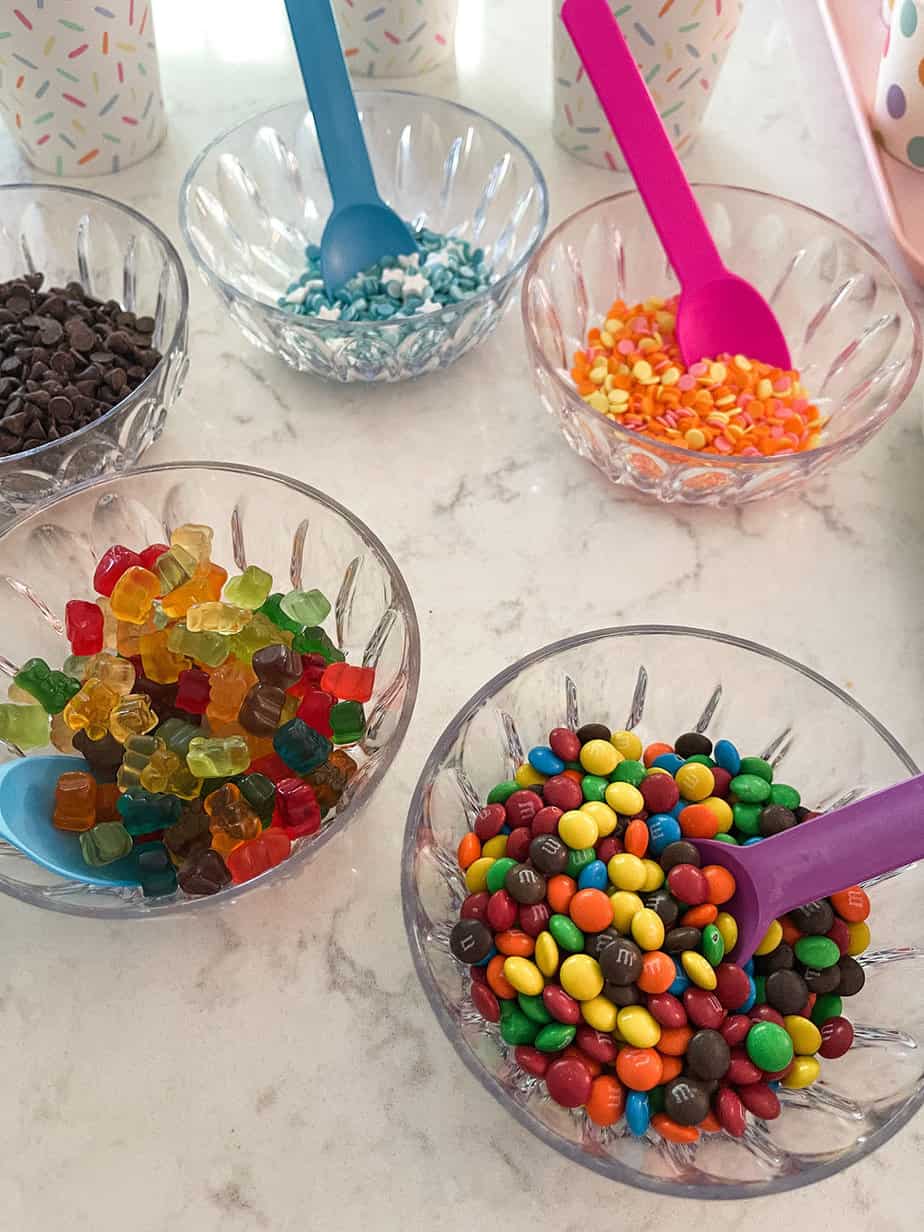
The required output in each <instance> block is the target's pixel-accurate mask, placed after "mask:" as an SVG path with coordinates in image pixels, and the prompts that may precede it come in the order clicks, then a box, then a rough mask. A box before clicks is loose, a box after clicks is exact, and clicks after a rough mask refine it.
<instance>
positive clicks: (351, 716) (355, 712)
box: [329, 702, 366, 744]
mask: <svg viewBox="0 0 924 1232" xmlns="http://www.w3.org/2000/svg"><path fill="white" fill-rule="evenodd" d="M329 717H330V729H331V732H332V733H333V737H332V738H333V741H334V744H355V743H356V741H357V740H362V738H363V736H364V734H365V731H366V716H365V714H364V712H363V708H362V706H361V705H360V703H359V702H337V703H336V704H335V705H333V706H331V708H330V716H329Z"/></svg>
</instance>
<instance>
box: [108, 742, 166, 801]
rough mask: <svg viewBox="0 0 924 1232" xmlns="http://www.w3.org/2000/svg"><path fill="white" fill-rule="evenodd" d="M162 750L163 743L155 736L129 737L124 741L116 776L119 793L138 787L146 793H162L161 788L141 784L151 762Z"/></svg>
mask: <svg viewBox="0 0 924 1232" xmlns="http://www.w3.org/2000/svg"><path fill="white" fill-rule="evenodd" d="M163 750H164V742H163V740H161V739H160V738H159V737H157V736H143V735H138V736H129V737H128V739H127V740H126V741H125V753H124V756H123V757H122V765H121V766H120V767H119V773H118V774H117V775H116V782H117V783H118V785H119V789H120V791H128V790H130V789H131V788H132V787H139V786H140V787H143V788H144V789H145V790H146V791H162V790H163V788H161V787H156V786H152V785H151V784H150V783H143V782H142V779H143V778H144V774H145V771H146V770H147V768H148V766H149V764H150V762H151V760H152V759H153V758H154V756H155V755H156V754H157V753H159V752H163Z"/></svg>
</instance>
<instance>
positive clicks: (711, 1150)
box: [401, 626, 924, 1198]
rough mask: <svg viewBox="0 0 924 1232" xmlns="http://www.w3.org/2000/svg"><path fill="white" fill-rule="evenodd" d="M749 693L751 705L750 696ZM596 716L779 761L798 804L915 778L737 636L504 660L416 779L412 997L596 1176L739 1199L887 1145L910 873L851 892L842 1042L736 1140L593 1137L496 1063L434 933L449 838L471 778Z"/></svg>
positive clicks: (913, 1095) (410, 843)
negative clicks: (858, 942) (859, 898)
mask: <svg viewBox="0 0 924 1232" xmlns="http://www.w3.org/2000/svg"><path fill="white" fill-rule="evenodd" d="M757 699H759V704H757ZM587 722H608V723H610V724H611V725H613V726H614V727H616V726H621V725H623V724H625V725H626V726H627V727H630V728H635V729H636V730H637V731H638V732H639V734H640V735H641V736H642V737H643V739H646V740H651V739H662V738H667V739H669V738H671V737H673V736H675V735H676V734H677V733H678V732H682V731H689V730H693V729H696V730H699V731H706V732H707V733H708V734H709V735H710V736H711V737H712V738H713V739H718V738H719V737H720V736H723V735H724V736H727V737H728V738H730V739H732V740H734V742H735V743H736V744H737V745H738V746H739V747H740V748H742V749H745V750H748V751H751V752H755V753H756V752H759V753H762V754H763V755H764V756H767V757H769V758H770V760H771V761H772V762H773V764H774V765H775V766H778V767H780V770H781V773H782V774H784V775H785V779H786V781H787V782H790V783H792V784H794V785H795V786H796V787H798V788H799V789H800V791H801V792H802V798H803V801H805V802H806V803H807V804H809V805H810V806H812V807H819V808H831V807H834V806H835V805H836V804H838V803H844V802H846V800H847V799H848V798H853V797H854V795H860V794H866V793H867V792H871V791H874V790H877V789H878V788H882V787H885V786H887V785H889V784H891V783H895V782H897V781H899V780H900V779H902V778H905V777H907V776H908V775H910V774H916V773H917V767H916V766H915V764H914V762H913V761H912V760H911V758H910V757H909V756H908V754H907V753H906V752H905V750H904V749H903V748H902V747H901V745H900V744H899V743H898V742H897V741H896V740H895V738H894V737H893V736H891V735H890V734H889V733H888V732H887V731H886V729H885V728H884V727H883V726H882V725H881V724H880V723H878V722H877V721H876V720H875V719H874V718H873V717H872V716H871V715H870V714H868V713H867V712H866V711H865V710H864V709H863V708H862V707H861V706H859V705H857V703H856V702H854V701H853V700H852V698H850V697H848V696H847V694H846V693H844V692H842V690H840V689H838V688H837V687H836V686H835V685H833V684H831V683H830V682H829V681H827V680H825V679H823V678H822V677H821V676H819V675H817V673H815V672H813V671H811V670H810V669H809V668H807V667H804V666H802V665H801V664H799V663H795V662H793V660H791V659H787V658H784V657H783V656H782V655H779V654H776V653H775V652H774V651H772V650H767V649H766V648H764V647H762V646H758V645H755V644H754V643H752V642H744V641H740V640H738V639H736V638H733V637H728V636H726V635H723V634H719V633H709V632H706V631H703V630H698V629H683V628H674V627H669V626H665V627H659V626H638V627H634V628H622V629H602V630H599V631H596V632H593V633H585V634H581V635H579V636H577V637H573V638H568V639H566V640H565V641H562V642H557V643H555V644H554V645H551V646H546V647H544V648H543V649H542V650H538V651H536V652H535V653H534V654H532V655H529V656H527V657H526V658H524V659H521V660H520V661H519V662H518V663H515V664H513V666H512V667H509V668H507V669H506V670H505V671H503V672H501V673H500V674H499V675H497V676H495V677H494V679H493V680H491V681H489V682H488V683H487V684H486V685H485V686H484V688H482V689H480V690H479V691H478V692H477V693H476V694H475V695H474V696H473V697H472V698H471V699H470V700H469V701H468V702H466V704H465V705H464V706H463V707H462V709H461V710H460V711H459V713H458V714H457V715H456V717H455V718H454V719H453V720H452V722H451V723H450V724H449V726H448V727H447V728H446V730H445V731H444V732H443V734H442V735H441V736H440V738H439V740H438V741H437V743H436V746H435V748H434V749H433V752H432V753H431V754H430V757H429V758H428V760H427V763H426V765H425V767H424V769H423V773H422V774H421V777H420V779H419V781H418V784H417V788H416V791H415V793H414V798H413V801H412V803H411V807H410V812H409V814H408V820H407V829H406V831H405V839H404V850H403V854H402V883H401V889H402V898H403V905H404V918H405V924H406V927H407V933H408V939H409V941H410V946H411V952H412V955H413V959H414V965H415V966H416V968H417V974H418V975H419V977H420V980H421V982H422V984H423V987H424V992H425V993H426V995H427V999H428V1000H429V1002H430V1005H431V1006H432V1008H433V1012H434V1013H435V1014H436V1017H437V1019H438V1020H439V1022H440V1025H441V1026H442V1028H443V1030H444V1031H445V1033H446V1035H447V1036H448V1038H449V1040H450V1042H451V1043H452V1045H453V1047H454V1048H455V1050H456V1052H457V1053H458V1054H459V1056H460V1057H461V1059H462V1060H463V1061H464V1062H465V1064H466V1065H467V1066H468V1068H469V1069H470V1070H471V1072H472V1073H473V1074H474V1075H475V1077H476V1078H477V1079H478V1081H479V1082H480V1083H481V1084H482V1086H483V1087H484V1088H485V1089H486V1090H487V1091H489V1092H490V1093H491V1094H492V1095H493V1096H494V1097H495V1099H497V1100H499V1101H500V1103H501V1104H502V1105H503V1106H504V1107H505V1108H506V1109H507V1110H508V1111H509V1112H511V1113H512V1114H513V1116H515V1117H516V1118H517V1120H518V1121H519V1122H520V1123H521V1124H522V1125H524V1126H525V1127H526V1128H527V1129H529V1130H531V1131H532V1132H533V1133H534V1134H536V1135H537V1136H538V1137H539V1138H541V1139H542V1140H543V1141H544V1142H545V1143H546V1144H547V1145H549V1146H551V1147H553V1148H554V1149H555V1150H557V1151H560V1152H561V1153H562V1154H563V1155H565V1156H567V1158H568V1159H570V1160H573V1161H574V1162H576V1163H580V1164H583V1165H584V1166H586V1167H588V1168H592V1169H593V1170H594V1171H596V1172H599V1173H601V1174H602V1175H604V1176H607V1177H610V1178H611V1179H612V1180H615V1181H622V1182H625V1183H627V1184H630V1185H636V1186H638V1187H640V1188H642V1189H648V1190H652V1191H654V1192H656V1193H659V1194H663V1195H665V1196H668V1197H681V1196H686V1197H697V1198H742V1197H759V1196H764V1195H767V1194H770V1193H777V1192H782V1191H784V1190H787V1189H794V1188H797V1187H798V1186H801V1185H808V1184H810V1183H812V1182H814V1181H817V1180H821V1179H822V1178H823V1177H825V1176H829V1175H831V1174H832V1173H834V1172H837V1171H839V1170H840V1169H841V1168H845V1167H847V1166H848V1165H849V1164H851V1163H854V1162H856V1160H858V1159H861V1158H862V1157H863V1156H864V1155H867V1154H869V1152H870V1151H873V1150H875V1149H876V1147H878V1146H880V1145H881V1144H882V1143H883V1142H885V1141H887V1140H888V1139H889V1138H890V1137H891V1136H892V1134H894V1133H895V1132H896V1130H897V1129H899V1128H900V1126H902V1125H903V1124H904V1123H905V1122H906V1121H907V1120H908V1119H909V1117H910V1116H911V1115H912V1114H913V1113H914V1112H915V1111H916V1110H917V1109H918V1108H919V1107H920V1106H921V1104H922V1102H924V985H922V980H921V975H922V962H924V956H922V951H921V947H920V926H919V920H918V907H917V905H918V903H919V902H920V899H921V895H922V893H924V865H921V864H919V865H915V866H912V867H910V868H906V869H904V870H903V871H902V872H901V873H900V874H899V875H892V876H891V877H889V878H884V879H880V880H879V882H878V883H877V884H872V885H871V886H870V887H869V893H870V899H871V900H872V908H873V909H872V914H871V916H870V924H871V927H872V933H873V943H872V948H871V949H870V950H869V951H868V952H867V953H866V954H865V955H863V957H862V959H861V961H862V963H863V965H864V967H865V970H866V976H867V981H866V987H865V988H864V989H863V990H862V992H861V993H860V994H859V995H858V996H856V997H853V998H851V999H850V1000H849V1001H848V1002H847V1003H846V1004H847V1009H846V1013H847V1015H848V1017H849V1018H850V1019H851V1020H852V1021H853V1022H854V1024H855V1026H856V1028H857V1043H856V1045H855V1046H854V1048H853V1049H852V1050H851V1051H850V1052H849V1053H848V1054H847V1055H846V1056H845V1057H843V1058H841V1059H840V1060H838V1061H823V1062H822V1075H821V1080H820V1081H819V1082H818V1083H816V1084H815V1085H814V1086H812V1087H809V1088H807V1089H805V1090H803V1091H781V1092H780V1094H781V1096H782V1102H783V1104H784V1111H783V1113H782V1115H781V1116H780V1118H779V1119H778V1120H775V1121H771V1122H767V1123H764V1122H759V1121H754V1120H753V1118H751V1119H750V1124H749V1127H748V1130H747V1133H746V1135H745V1137H744V1138H743V1139H742V1140H740V1141H737V1140H735V1139H733V1138H731V1137H729V1136H728V1135H727V1134H724V1133H721V1134H710V1135H708V1136H704V1137H702V1138H701V1139H700V1140H699V1142H698V1143H696V1144H694V1145H692V1146H677V1145H672V1144H669V1143H666V1142H664V1141H662V1140H661V1139H660V1138H658V1137H657V1136H656V1135H655V1134H654V1133H653V1132H651V1131H649V1134H648V1136H646V1137H645V1138H644V1139H637V1138H633V1137H631V1136H629V1135H628V1133H627V1131H626V1129H625V1127H624V1125H619V1126H615V1127H614V1128H612V1129H607V1130H603V1129H600V1128H598V1127H595V1126H594V1125H592V1124H591V1123H590V1122H589V1121H588V1119H587V1118H586V1116H585V1115H584V1113H583V1111H580V1110H578V1111H574V1112H571V1111H568V1110H567V1109H564V1108H561V1107H560V1106H559V1105H557V1104H555V1103H553V1102H552V1101H551V1100H550V1099H549V1098H548V1096H547V1095H546V1094H545V1090H544V1084H540V1083H539V1082H537V1081H536V1080H535V1079H533V1078H530V1077H528V1076H527V1075H526V1074H525V1073H524V1072H523V1071H521V1070H520V1069H519V1067H518V1066H516V1065H515V1063H514V1062H513V1056H512V1051H513V1050H512V1049H510V1048H508V1047H507V1046H506V1045H505V1044H504V1043H503V1042H502V1040H501V1038H500V1035H499V1032H498V1028H497V1027H496V1026H493V1025H490V1024H488V1023H487V1022H485V1021H484V1019H482V1018H481V1017H480V1016H479V1014H478V1013H477V1012H476V1010H475V1009H474V1007H473V1005H472V1002H471V1000H470V998H469V995H468V983H469V980H468V976H467V975H466V974H465V972H464V969H463V968H462V967H461V966H460V964H459V963H457V962H456V960H455V959H454V958H453V957H452V956H451V955H450V953H449V946H448V938H449V931H450V929H451V927H452V925H453V923H454V922H455V921H456V919H458V908H459V905H460V903H461V902H462V899H463V897H464V896H465V889H464V885H463V881H462V878H461V876H460V874H459V870H458V865H457V862H456V854H455V853H456V848H457V845H458V843H459V840H460V838H461V837H462V836H463V835H464V834H465V833H466V832H467V831H468V829H469V827H470V824H471V822H472V820H473V818H474V816H475V815H476V813H477V811H478V809H479V807H480V803H481V802H483V801H484V798H485V796H486V794H487V792H488V791H489V790H490V789H491V787H492V786H493V785H494V784H495V783H497V782H499V781H501V780H503V779H506V778H509V777H510V776H511V774H512V772H513V769H514V767H515V766H516V765H518V764H519V763H520V762H522V761H523V760H524V752H525V751H528V750H529V748H530V747H532V746H533V745H534V744H538V743H544V742H545V740H546V738H547V735H548V732H549V731H550V730H551V729H552V728H553V727H557V726H559V725H561V724H567V725H568V726H571V727H577V726H578V724H579V723H587Z"/></svg>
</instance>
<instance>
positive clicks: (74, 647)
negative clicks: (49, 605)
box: [64, 599, 103, 655]
mask: <svg viewBox="0 0 924 1232" xmlns="http://www.w3.org/2000/svg"><path fill="white" fill-rule="evenodd" d="M64 632H65V636H66V637H67V640H68V641H69V642H70V644H71V652H72V653H73V654H75V655H94V654H98V653H99V652H100V651H101V650H102V648H103V613H102V612H101V611H100V609H99V608H98V607H97V606H96V604H95V603H87V602H86V600H84V599H71V600H70V601H69V602H68V603H66V604H65V605H64Z"/></svg>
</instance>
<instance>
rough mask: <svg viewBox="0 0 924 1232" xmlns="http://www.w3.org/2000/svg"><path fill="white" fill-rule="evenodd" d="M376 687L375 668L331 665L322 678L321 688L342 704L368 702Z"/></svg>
mask: <svg viewBox="0 0 924 1232" xmlns="http://www.w3.org/2000/svg"><path fill="white" fill-rule="evenodd" d="M374 686H375V668H374V667H353V666H352V665H351V664H349V663H331V664H330V665H329V666H328V667H327V668H326V670H325V672H324V675H323V676H322V677H321V688H322V689H324V690H325V692H327V693H333V695H334V697H337V698H339V699H340V701H342V702H367V701H368V700H369V698H370V697H371V696H372V690H373V687H374Z"/></svg>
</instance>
